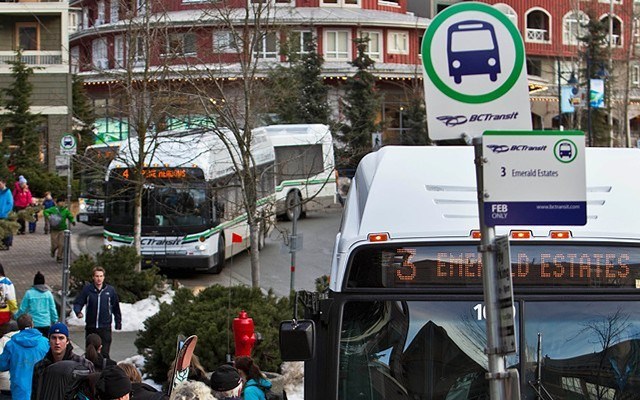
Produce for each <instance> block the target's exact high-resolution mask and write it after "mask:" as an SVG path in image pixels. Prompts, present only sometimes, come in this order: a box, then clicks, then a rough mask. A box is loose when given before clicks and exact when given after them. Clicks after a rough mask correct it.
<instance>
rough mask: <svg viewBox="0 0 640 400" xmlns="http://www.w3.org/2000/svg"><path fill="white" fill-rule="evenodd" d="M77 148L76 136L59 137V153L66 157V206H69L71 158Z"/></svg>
mask: <svg viewBox="0 0 640 400" xmlns="http://www.w3.org/2000/svg"><path fill="white" fill-rule="evenodd" d="M77 150H78V148H77V146H76V138H75V136H73V135H64V136H63V137H62V138H60V155H64V156H67V157H68V162H67V206H68V207H71V178H72V177H71V171H72V169H71V160H72V156H73V155H74V154H76V151H77Z"/></svg>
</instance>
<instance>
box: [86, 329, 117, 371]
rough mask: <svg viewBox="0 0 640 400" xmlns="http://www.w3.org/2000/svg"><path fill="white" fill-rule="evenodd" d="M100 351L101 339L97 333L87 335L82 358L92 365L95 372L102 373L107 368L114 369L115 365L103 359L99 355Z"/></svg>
mask: <svg viewBox="0 0 640 400" xmlns="http://www.w3.org/2000/svg"><path fill="white" fill-rule="evenodd" d="M101 351H102V339H101V338H100V335H98V334H97V333H92V334H90V335H87V337H86V338H85V345H84V358H86V359H87V360H89V361H91V362H92V363H93V367H94V368H95V370H96V372H98V371H102V370H104V369H105V368H107V367H115V366H116V365H117V363H116V362H115V361H113V360H112V359H110V358H109V357H105V356H103V355H102V353H101Z"/></svg>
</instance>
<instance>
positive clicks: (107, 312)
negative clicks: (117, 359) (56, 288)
mask: <svg viewBox="0 0 640 400" xmlns="http://www.w3.org/2000/svg"><path fill="white" fill-rule="evenodd" d="M92 278H93V282H92V283H89V284H87V285H85V287H84V288H83V289H82V292H81V293H80V294H79V295H78V296H77V297H76V299H75V301H74V303H73V312H75V313H76V315H77V316H78V318H82V317H83V316H84V314H82V308H83V307H84V306H85V305H86V310H85V312H86V317H85V338H86V337H87V336H88V335H90V334H92V333H97V334H98V335H99V336H100V338H101V339H102V355H104V356H106V357H109V350H110V349H111V324H112V322H113V321H114V320H115V325H116V330H118V331H119V330H120V329H122V315H121V313H120V301H119V300H118V293H117V292H116V289H115V288H114V287H113V286H111V285H108V284H106V283H105V282H104V279H105V270H104V268H102V267H95V268H94V269H93V275H92Z"/></svg>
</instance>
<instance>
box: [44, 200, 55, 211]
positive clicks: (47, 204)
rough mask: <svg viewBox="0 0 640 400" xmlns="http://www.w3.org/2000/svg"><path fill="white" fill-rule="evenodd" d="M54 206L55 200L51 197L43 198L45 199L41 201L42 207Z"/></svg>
mask: <svg viewBox="0 0 640 400" xmlns="http://www.w3.org/2000/svg"><path fill="white" fill-rule="evenodd" d="M55 206H56V202H55V201H53V199H45V201H43V202H42V208H43V209H45V210H47V209H49V208H51V207H55Z"/></svg>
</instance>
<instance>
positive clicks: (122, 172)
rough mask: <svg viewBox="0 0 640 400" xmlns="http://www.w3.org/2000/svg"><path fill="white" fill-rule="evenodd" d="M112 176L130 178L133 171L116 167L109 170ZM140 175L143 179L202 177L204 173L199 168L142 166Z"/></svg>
mask: <svg viewBox="0 0 640 400" xmlns="http://www.w3.org/2000/svg"><path fill="white" fill-rule="evenodd" d="M111 174H112V176H116V177H118V178H121V179H132V178H133V171H130V170H129V168H116V169H114V170H113V171H112V172H111ZM142 176H143V177H144V178H145V179H170V180H183V179H203V178H204V174H203V172H202V170H201V169H200V168H169V167H167V168H143V169H142Z"/></svg>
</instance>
